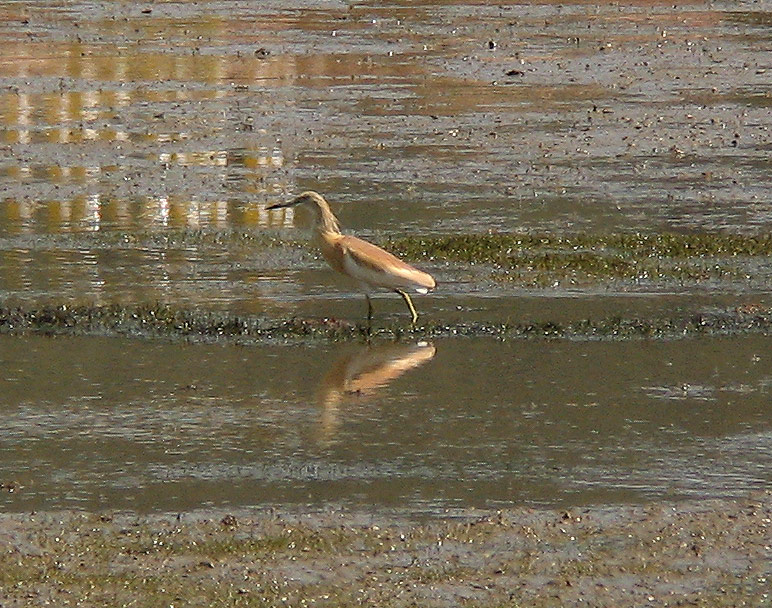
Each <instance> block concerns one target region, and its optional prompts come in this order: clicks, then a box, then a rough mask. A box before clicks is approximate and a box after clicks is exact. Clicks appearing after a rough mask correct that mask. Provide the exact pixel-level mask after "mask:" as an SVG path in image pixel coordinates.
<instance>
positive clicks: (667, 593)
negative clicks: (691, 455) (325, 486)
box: [0, 493, 772, 608]
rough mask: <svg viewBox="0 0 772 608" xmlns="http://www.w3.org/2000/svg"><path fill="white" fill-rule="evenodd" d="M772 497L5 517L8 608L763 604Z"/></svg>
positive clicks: (0, 570)
mask: <svg viewBox="0 0 772 608" xmlns="http://www.w3.org/2000/svg"><path fill="white" fill-rule="evenodd" d="M771 518H772V500H770V495H769V493H766V494H755V495H752V496H748V497H745V498H743V499H741V500H737V501H722V502H719V501H709V502H701V503H689V502H686V503H680V504H678V505H668V504H658V505H644V506H640V507H624V506H617V507H605V508H603V507H596V508H577V509H570V510H559V511H532V510H525V509H508V510H504V511H498V512H495V513H480V512H475V511H463V512H462V511H459V512H456V513H453V514H452V515H449V516H448V517H446V518H445V519H444V521H437V520H424V521H418V522H416V521H415V520H412V521H411V520H410V519H409V518H408V519H406V518H405V516H404V515H400V514H399V513H383V512H381V513H380V514H377V515H375V514H373V513H370V512H366V511H359V512H345V511H337V510H330V511H325V512H321V513H308V512H305V513H297V512H293V511H286V510H284V511H273V512H270V513H264V512H263V513H255V512H227V511H226V512H211V511H210V512H193V513H185V514H180V515H177V516H176V517H175V516H174V515H173V514H170V515H164V516H152V517H141V516H136V515H126V514H121V513H111V512H104V513H102V514H78V513H75V514H73V513H49V514H36V513H33V514H29V515H27V514H24V515H4V516H2V517H0V537H2V538H3V542H4V544H5V546H6V547H7V550H6V551H4V552H3V553H2V554H0V590H2V592H3V596H4V600H3V601H4V605H5V606H9V607H14V608H15V607H21V606H30V605H42V604H45V603H47V602H48V603H65V602H68V601H71V602H74V601H77V602H78V603H80V604H81V605H84V606H97V605H106V604H109V605H113V606H125V605H135V606H158V605H172V604H173V605H176V604H178V603H180V604H184V605H207V606H226V605H227V606H233V605H235V606H275V605H279V604H281V605H292V606H296V605H297V606H302V605H319V606H344V607H345V606H361V605H362V604H363V603H365V604H377V605H378V606H394V607H398V606H415V605H420V606H475V607H478V606H479V607H482V606H545V607H546V606H580V605H585V604H587V603H589V604H591V605H602V606H669V605H673V606H683V605H688V606H703V607H706V608H707V607H719V606H727V607H729V606H739V605H752V606H766V605H768V604H769V602H770V586H769V579H770V577H771V576H772V568H771V567H770V564H772V560H770V557H771V556H770V546H769V542H770V534H772V530H770V528H771V527H772V519H771Z"/></svg>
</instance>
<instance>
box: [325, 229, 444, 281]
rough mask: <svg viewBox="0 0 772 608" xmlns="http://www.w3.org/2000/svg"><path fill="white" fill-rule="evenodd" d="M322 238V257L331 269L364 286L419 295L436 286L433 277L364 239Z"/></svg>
mask: <svg viewBox="0 0 772 608" xmlns="http://www.w3.org/2000/svg"><path fill="white" fill-rule="evenodd" d="M320 237H321V238H320V246H321V249H322V255H323V256H324V258H325V260H327V262H328V263H329V264H330V266H332V267H333V268H334V269H335V270H337V271H338V272H341V273H343V274H347V275H349V276H351V277H352V278H353V279H355V280H357V281H359V282H360V283H364V284H366V285H368V286H370V287H383V288H385V289H410V290H415V291H417V292H419V293H426V292H427V291H429V290H431V289H434V287H435V285H436V283H435V281H434V278H432V276H431V275H430V274H428V273H426V272H423V271H421V270H418V269H417V268H414V267H413V266H411V265H410V264H408V263H406V262H403V261H402V260H400V259H399V258H398V257H396V256H395V255H393V254H391V253H389V252H388V251H386V250H384V249H381V248H380V247H378V246H376V245H373V244H372V243H368V242H367V241H364V240H362V239H360V238H357V237H355V236H351V235H344V234H332V233H329V234H325V233H323V234H321V235H320Z"/></svg>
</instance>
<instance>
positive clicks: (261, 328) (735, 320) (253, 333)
mask: <svg viewBox="0 0 772 608" xmlns="http://www.w3.org/2000/svg"><path fill="white" fill-rule="evenodd" d="M0 333H4V334H19V333H42V334H70V335H128V336H137V337H168V338H172V339H174V338H176V339H192V340H196V339H198V340H233V341H241V342H255V341H276V340H279V341H282V340H302V339H306V340H328V341H346V340H363V339H366V338H367V337H368V335H369V336H372V337H383V338H387V339H396V340H398V339H400V338H407V339H413V338H416V337H418V338H421V337H423V338H435V337H436V338H439V337H455V336H470V337H474V336H491V337H497V338H501V339H509V338H563V339H616V340H622V339H633V338H677V337H689V336H699V335H740V334H769V333H772V310H770V309H767V308H761V307H756V306H741V307H737V308H731V309H716V310H710V311H701V312H694V313H684V314H681V315H678V316H673V317H659V318H651V319H641V318H622V317H610V318H605V319H583V320H578V321H571V322H565V323H561V322H555V321H549V320H546V321H538V322H522V323H449V324H443V323H434V322H428V323H423V324H422V323H419V325H417V326H416V327H411V326H410V325H408V324H406V323H403V324H399V323H394V324H391V325H387V326H374V327H373V328H372V330H371V331H369V332H368V328H367V326H366V325H364V324H362V323H350V322H348V321H342V320H337V319H329V318H323V319H300V318H292V319H289V320H284V321H279V320H272V319H265V318H258V317H251V316H245V317H240V316H234V315H230V314H228V313H214V312H209V311H199V310H179V309H174V308H171V307H168V306H164V305H153V306H137V307H123V306H118V305H113V306H94V307H89V306H68V305H60V306H50V307H42V308H21V307H16V308H7V307H0Z"/></svg>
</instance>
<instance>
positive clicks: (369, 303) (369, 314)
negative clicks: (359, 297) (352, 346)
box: [365, 293, 373, 344]
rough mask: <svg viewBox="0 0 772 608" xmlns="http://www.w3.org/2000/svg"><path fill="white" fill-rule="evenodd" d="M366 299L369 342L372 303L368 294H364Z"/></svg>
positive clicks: (371, 326) (368, 341) (371, 327)
mask: <svg viewBox="0 0 772 608" xmlns="http://www.w3.org/2000/svg"><path fill="white" fill-rule="evenodd" d="M365 299H366V300H367V343H368V344H369V343H370V337H371V336H372V333H373V303H372V302H371V301H370V294H367V293H366V294H365Z"/></svg>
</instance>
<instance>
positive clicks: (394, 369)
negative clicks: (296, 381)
mask: <svg viewBox="0 0 772 608" xmlns="http://www.w3.org/2000/svg"><path fill="white" fill-rule="evenodd" d="M436 352H437V349H436V347H435V346H434V345H433V344H430V343H427V342H419V343H417V344H379V345H367V346H362V347H360V348H358V349H356V350H353V351H349V352H346V353H344V354H343V355H341V356H340V357H339V358H338V359H337V360H336V361H335V362H334V363H333V364H332V366H331V367H330V369H329V371H328V372H327V374H325V376H324V378H322V381H321V382H320V383H319V387H318V389H317V398H318V402H319V405H320V406H321V408H322V414H321V426H320V430H321V433H320V435H321V441H322V442H324V443H327V442H330V441H332V440H334V437H335V434H336V431H337V430H338V428H339V427H340V425H341V412H340V407H341V406H342V405H359V404H361V403H363V402H364V401H365V400H367V399H368V398H369V397H372V396H373V395H374V394H375V393H376V392H377V391H378V390H379V389H382V388H384V387H386V386H388V385H389V384H390V383H391V382H393V381H394V380H396V379H397V378H399V377H400V376H402V375H403V374H405V373H406V372H408V371H410V370H411V369H415V368H417V367H419V366H421V365H423V364H424V363H426V362H427V361H429V360H431V359H432V358H433V357H434V355H435V354H436Z"/></svg>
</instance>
